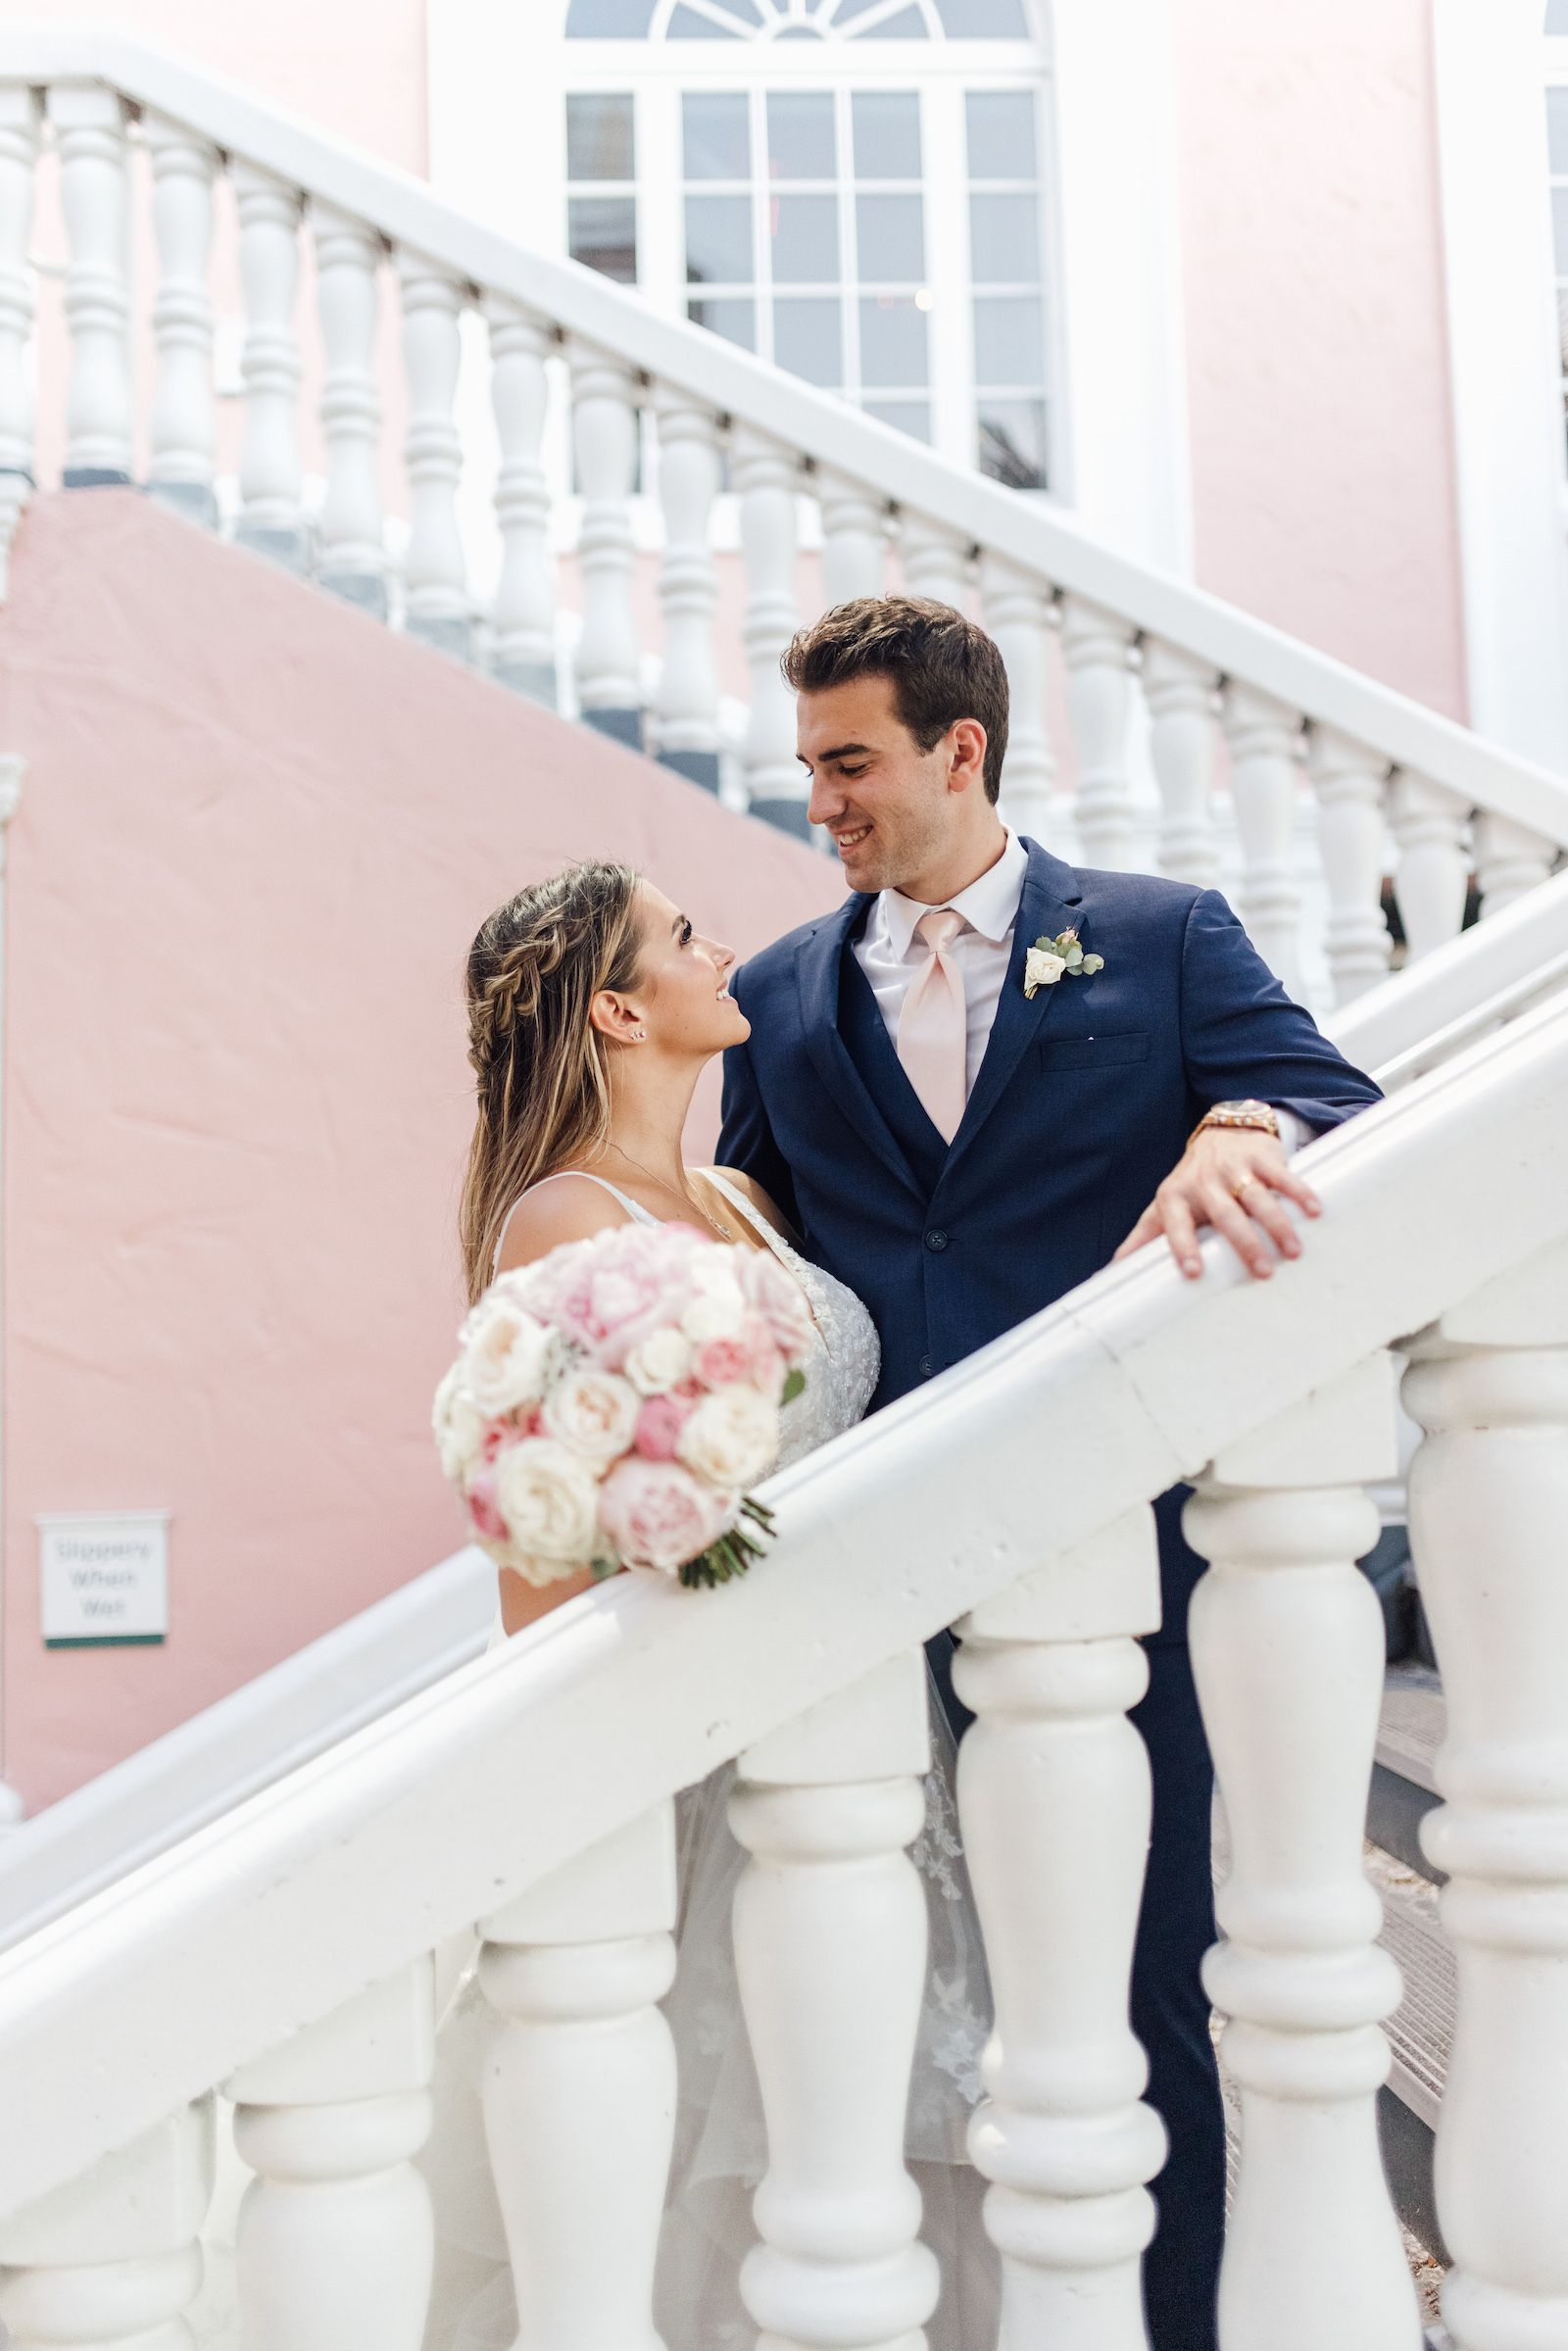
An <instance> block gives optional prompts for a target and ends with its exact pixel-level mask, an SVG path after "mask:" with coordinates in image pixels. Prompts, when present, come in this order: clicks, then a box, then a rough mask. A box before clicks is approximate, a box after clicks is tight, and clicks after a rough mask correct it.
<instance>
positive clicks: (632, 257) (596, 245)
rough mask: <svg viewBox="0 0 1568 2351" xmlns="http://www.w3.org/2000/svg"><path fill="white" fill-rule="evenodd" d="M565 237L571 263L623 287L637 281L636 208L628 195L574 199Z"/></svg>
mask: <svg viewBox="0 0 1568 2351" xmlns="http://www.w3.org/2000/svg"><path fill="white" fill-rule="evenodd" d="M566 236H567V245H568V250H569V252H570V254H571V258H572V260H573V261H574V262H586V263H587V265H588V267H589V269H597V270H599V271H600V273H601V274H602V275H603V276H605V277H613V278H616V279H618V281H619V282H620V284H622V285H625V286H630V285H635V284H636V282H637V207H636V204H635V203H634V202H633V200H632V198H631V197H630V196H573V197H572V198H571V199H570V200H569V202H568V203H567V206H566Z"/></svg>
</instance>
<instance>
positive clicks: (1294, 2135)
mask: <svg viewBox="0 0 1568 2351" xmlns="http://www.w3.org/2000/svg"><path fill="white" fill-rule="evenodd" d="M1395 1474H1396V1444H1395V1423H1394V1383H1393V1368H1392V1363H1391V1359H1390V1357H1389V1356H1388V1355H1386V1354H1378V1355H1375V1356H1373V1357H1371V1358H1370V1359H1369V1360H1368V1361H1367V1362H1366V1363H1364V1364H1362V1365H1360V1366H1358V1367H1357V1369H1356V1370H1354V1371H1352V1372H1350V1373H1348V1374H1347V1375H1346V1376H1345V1377H1344V1378H1342V1379H1340V1380H1338V1381H1336V1382H1335V1383H1333V1384H1332V1385H1331V1386H1329V1387H1327V1388H1324V1389H1322V1390H1319V1391H1318V1392H1317V1393H1316V1394H1314V1395H1310V1396H1307V1397H1305V1398H1304V1399H1303V1401H1302V1402H1300V1403H1299V1404H1296V1405H1294V1406H1292V1407H1291V1409H1290V1410H1289V1411H1287V1412H1284V1413H1282V1414H1280V1415H1279V1416H1278V1418H1276V1419H1275V1420H1272V1421H1270V1422H1269V1423H1268V1424H1267V1425H1266V1426H1265V1427H1263V1428H1262V1429H1259V1430H1258V1431H1256V1432H1255V1433H1254V1434H1253V1435H1252V1436H1250V1437H1247V1438H1244V1439H1243V1440H1242V1441H1241V1442H1240V1443H1239V1444H1237V1445H1232V1446H1231V1447H1229V1448H1228V1450H1226V1451H1225V1452H1223V1453H1221V1454H1220V1455H1219V1456H1218V1458H1217V1459H1216V1460H1215V1461H1213V1462H1212V1463H1211V1464H1210V1466H1209V1469H1208V1471H1207V1473H1206V1474H1205V1475H1204V1477H1203V1478H1202V1479H1201V1480H1200V1481H1199V1484H1198V1488H1197V1492H1196V1494H1195V1495H1194V1497H1193V1499H1192V1500H1191V1501H1189V1502H1188V1504H1187V1507H1186V1510H1185V1512H1184V1513H1183V1526H1184V1530H1185V1532H1186V1535H1187V1539H1188V1541H1189V1543H1192V1545H1193V1547H1194V1549H1195V1550H1197V1551H1199V1552H1200V1553H1201V1556H1202V1557H1204V1558H1205V1559H1207V1560H1208V1561H1209V1562H1210V1565H1209V1570H1208V1573H1207V1574H1206V1575H1205V1576H1204V1577H1202V1579H1201V1581H1200V1583H1199V1585H1198V1588H1197V1591H1196V1592H1195V1593H1194V1595H1193V1600H1192V1613H1191V1618H1190V1627H1191V1630H1190V1640H1191V1644H1192V1656H1193V1673H1194V1676H1195V1679H1196V1681H1197V1684H1198V1693H1199V1698H1200V1700H1201V1705H1202V1709H1203V1723H1204V1727H1205V1729H1206V1731H1207V1733H1208V1741H1209V1746H1210V1748H1211V1750H1212V1753H1213V1757H1214V1768H1215V1773H1216V1776H1217V1778H1218V1782H1219V1788H1220V1793H1221V1795H1222V1797H1223V1799H1224V1804H1225V1814H1226V1818H1227V1820H1228V1822H1229V1824H1230V1832H1231V1867H1230V1874H1229V1876H1228V1877H1227V1878H1226V1879H1225V1881H1224V1883H1223V1884H1222V1885H1221V1886H1220V1887H1219V1890H1218V1894H1217V1897H1216V1902H1215V1909H1216V1913H1217V1916H1218V1920H1219V1924H1220V1928H1221V1931H1222V1933H1223V1935H1224V1937H1225V1939H1224V1940H1223V1941H1221V1942H1219V1943H1216V1944H1215V1946H1214V1948H1213V1949H1212V1950H1211V1951H1210V1953H1209V1955H1208V1958H1207V1960H1206V1961H1205V1963H1204V1967H1203V1984H1204V1988H1205V1989H1206V1990H1207V1992H1208V1994H1209V1997H1210V1998H1211V1999H1212V2001H1213V2003H1214V2005H1215V2007H1216V2008H1217V2009H1218V2010H1219V2011H1220V2012H1221V2014H1222V2015H1223V2016H1225V2017H1227V2018H1228V2019H1229V2022H1228V2023H1227V2025H1226V2027H1225V2031H1224V2035H1223V2038H1222V2040H1221V2043H1220V2047H1221V2053H1222V2055H1223V2058H1224V2061H1225V2064H1226V2066H1227V2067H1228V2069H1229V2071H1230V2074H1231V2076H1232V2078H1233V2079H1234V2081H1235V2082H1237V2084H1238V2086H1239V2088H1240V2090H1241V2097H1242V2163H1241V2175H1240V2179H1239V2181H1238V2184H1237V2189H1236V2197H1235V2202H1234V2205H1233V2207H1232V2211H1231V2215H1230V2222H1229V2226H1228V2228H1227V2230H1226V2238H1225V2255H1224V2261H1223V2264H1222V2267H1221V2271H1220V2291H1219V2325H1220V2338H1221V2340H1222V2342H1223V2343H1224V2344H1225V2346H1226V2351H1322V2346H1323V2345H1324V2344H1325V2343H1333V2344H1335V2345H1337V2346H1339V2347H1340V2351H1401V2347H1402V2351H1420V2344H1421V2323H1420V2318H1419V2314H1418V2311H1417V2306H1416V2299H1415V2291H1414V2287H1413V2286H1412V2284H1411V2281H1410V2274H1409V2270H1408V2267H1407V2265H1406V2262H1405V2258H1404V2250H1403V2246H1402V2244H1401V2242H1400V2237H1399V2230H1398V2226H1397V2222H1396V2220H1395V2217H1394V2213H1393V2211H1392V2209H1391V2207H1390V2204H1389V2197H1388V2190H1387V2188H1386V2186H1385V2184H1384V2179H1383V2167H1382V2160H1381V2157H1380V2155H1379V2151H1378V2131H1377V2106H1376V2100H1377V2092H1378V2087H1379V2084H1380V2083H1381V2082H1383V2080H1384V2078H1385V2076H1386V2075H1387V2073H1388V2070H1389V2045H1388V2041H1387V2039H1386V2038H1385V2036H1384V2034H1383V2033H1382V2032H1381V2031H1380V2030H1379V2020H1380V2019H1382V2018H1383V2017H1386V2016H1389V2015H1390V2014H1392V2012H1393V2010H1394V2009H1395V2008H1396V2007H1397V2005H1398V2001H1399V1996H1400V1984H1399V1977H1398V1971H1397V1968H1396V1967H1395V1964H1394V1962H1393V1960H1392V1959H1390V1958H1389V1956H1388V1954H1387V1953H1386V1952H1385V1951H1383V1950H1381V1949H1379V1948H1378V1947H1377V1944H1376V1942H1375V1939H1374V1938H1375V1937H1376V1935H1378V1933H1379V1931H1380V1929H1381V1926H1382V1910H1381V1906H1380V1904H1379V1901H1378V1897H1377V1894H1376V1892H1375V1891H1374V1890H1373V1888H1372V1887H1371V1886H1369V1885H1368V1884H1367V1882H1366V1877H1365V1874H1364V1872H1363V1869H1362V1863H1361V1847H1362V1838H1363V1836H1364V1833H1365V1822H1366V1804H1367V1791H1368V1788H1369V1787H1370V1784H1371V1778H1372V1751H1373V1744H1374V1741H1375V1739H1376V1737H1377V1726H1378V1709H1379V1706H1380V1704H1381V1701H1382V1694H1383V1651H1384V1634H1383V1618H1382V1612H1381V1610H1380V1608H1379V1606H1378V1602H1377V1598H1376V1595H1375V1594H1374V1592H1373V1591H1372V1587H1371V1585H1370V1584H1369V1583H1368V1582H1367V1581H1366V1579H1365V1577H1364V1576H1362V1575H1361V1573H1360V1572H1359V1570H1358V1569H1357V1567H1356V1565H1355V1562H1356V1560H1357V1558H1359V1557H1360V1556H1361V1555H1362V1554H1364V1553H1365V1552H1367V1551H1369V1550H1370V1549H1371V1548H1372V1545H1373V1544H1374V1543H1376V1541H1377V1538H1378V1531H1379V1526H1378V1514H1377V1511H1376V1509H1375V1507H1374V1506H1373V1504H1372V1503H1371V1501H1370V1500H1369V1499H1368V1498H1367V1496H1366V1494H1364V1492H1363V1491H1362V1487H1363V1485H1364V1483H1365V1482H1366V1481H1368V1480H1370V1479H1379V1478H1389V1477H1392V1476H1394V1475H1395ZM1293 2243H1295V2244H1299V2245H1301V2246H1307V2245H1310V2246H1313V2247H1315V2248H1316V2249H1317V2250H1316V2252H1315V2254H1314V2256H1313V2258H1311V2259H1310V2260H1307V2261H1304V2262H1302V2263H1300V2264H1299V2265H1297V2264H1294V2263H1293V2264H1292V2265H1291V2284H1290V2290H1289V2291H1288V2292H1286V2291H1282V2277H1281V2261H1282V2248H1284V2247H1286V2246H1288V2245H1290V2244H1293Z"/></svg>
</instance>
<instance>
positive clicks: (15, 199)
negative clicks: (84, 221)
mask: <svg viewBox="0 0 1568 2351" xmlns="http://www.w3.org/2000/svg"><path fill="white" fill-rule="evenodd" d="M38 111H39V110H38V96H37V92H36V91H35V90H30V89H28V88H27V87H26V86H25V84H24V83H22V82H18V81H10V82H6V83H4V84H3V85H0V604H4V602H5V599H6V586H7V579H8V573H9V567H10V560H11V542H12V540H13V539H14V538H15V537H16V532H17V524H18V523H19V522H20V521H21V519H22V512H23V509H24V507H25V505H26V503H27V499H28V497H29V495H30V493H31V490H32V436H33V406H34V402H33V390H32V380H31V376H30V373H29V369H28V360H27V345H28V343H29V342H30V340H31V338H32V285H31V280H30V279H29V277H28V274H27V247H28V245H29V243H30V242H31V238H32V212H33V178H34V172H35V170H36V166H37V159H38Z"/></svg>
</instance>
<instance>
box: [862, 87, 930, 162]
mask: <svg viewBox="0 0 1568 2351" xmlns="http://www.w3.org/2000/svg"><path fill="white" fill-rule="evenodd" d="M850 105H851V107H852V109H853V119H854V123H855V176H856V178H857V179H918V178H919V176H920V101H919V98H918V97H917V96H916V94H915V92H914V91H913V90H857V91H856V93H855V95H854V97H853V98H852V99H851V101H850Z"/></svg>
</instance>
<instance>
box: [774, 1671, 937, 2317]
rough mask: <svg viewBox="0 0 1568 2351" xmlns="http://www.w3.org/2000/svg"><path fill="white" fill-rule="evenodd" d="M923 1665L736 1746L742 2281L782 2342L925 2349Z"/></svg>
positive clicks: (882, 1674) (932, 2286)
mask: <svg viewBox="0 0 1568 2351" xmlns="http://www.w3.org/2000/svg"><path fill="white" fill-rule="evenodd" d="M929 1760H930V1755H929V1733H928V1726H927V1718H926V1685H925V1659H924V1657H923V1655H922V1654H921V1652H920V1651H919V1650H918V1649H916V1650H915V1651H914V1652H913V1653H912V1655H907V1656H903V1657H898V1658H895V1659H893V1660H892V1661H891V1663H890V1664H888V1665H886V1666H883V1667H881V1668H879V1669H878V1670H877V1671H876V1672H875V1673H873V1674H870V1675H868V1676H867V1677H866V1679H865V1680H864V1681H863V1682H861V1683H858V1684H857V1685H856V1686H855V1687H854V1688H853V1689H851V1690H845V1691H842V1692H841V1693H840V1694H839V1695H838V1696H837V1697H834V1698H829V1699H827V1700H826V1701H824V1703H822V1704H821V1705H819V1706H814V1707H812V1708H811V1709H810V1711H809V1713H808V1714H806V1715H804V1716H803V1717H802V1718H801V1719H800V1720H799V1721H798V1722H795V1723H791V1724H789V1725H787V1726H786V1727H785V1728H784V1729H783V1730H781V1731H776V1732H774V1733H773V1735H772V1736H771V1737H770V1738H768V1739H763V1740H761V1741H760V1744H758V1745H757V1746H755V1747H752V1748H751V1749H749V1751H748V1752H747V1753H746V1754H744V1755H742V1757H741V1758H740V1762H739V1766H738V1770H739V1778H738V1780H737V1783H736V1788H735V1792H734V1794H733V1795H732V1796H731V1798H730V1806H729V1819H730V1827H731V1828H732V1829H733V1830H734V1832H735V1835H736V1837H738V1838H739V1839H740V1841H741V1843H742V1844H743V1845H745V1846H746V1848H747V1850H748V1851H749V1852H750V1854H751V1856H752V1858H751V1862H750V1864H749V1865H748V1867H747V1869H746V1871H745V1874H744V1875H743V1877H742V1879H741V1882H740V1884H739V1886H737V1887H736V1890H735V1964H736V1969H737V1972H738V1975H739V1978H740V1989H741V2005H742V2007H743V2009H744V2011H745V2015H746V2026H747V2032H748V2033H749V2035H750V2038H751V2044H752V2054H753V2056H754V2058H755V2059H756V2061H757V2077H758V2081H759V2082H760V2085H761V2091H762V2111H763V2114H764V2116H765V2118H766V2123H767V2157H768V2160H767V2173H766V2177H765V2178H764V2179H763V2180H762V2183H761V2185H760V2188H759V2189H758V2191H757V2196H756V2200H755V2203H754V2205H753V2213H754V2217H755V2219H756V2222H757V2227H758V2231H759V2233H760V2236H761V2239H762V2241H761V2243H760V2245H756V2246H754V2247H753V2249H752V2250H751V2252H750V2253H748V2254H747V2256H746V2259H745V2262H744V2263H743V2265H742V2268H741V2294H742V2298H743V2299H744V2301H745V2303H746V2307H747V2309H748V2310H749V2311H750V2313H751V2315H752V2317H753V2319H754V2320H755V2321H756V2322H757V2325H758V2326H759V2327H760V2328H761V2330H762V2333H761V2340H762V2342H763V2343H765V2344H768V2345H770V2346H774V2347H775V2351H784V2346H786V2345H794V2346H800V2347H801V2351H859V2347H860V2346H871V2345H886V2346H889V2347H890V2351H891V2346H894V2345H897V2346H899V2351H920V2347H921V2346H923V2343H924V2339H925V2338H924V2335H923V2333H922V2332H921V2331H920V2330H921V2329H922V2328H923V2327H924V2325H925V2322H926V2320H927V2319H928V2318H929V2317H930V2315H931V2313H932V2311H933V2310H934V2309H935V2307H936V2303H937V2296H938V2292H939V2288H940V2282H941V2281H940V2278H939V2277H938V2273H937V2264H936V2259H935V2256H934V2255H933V2254H932V2253H931V2252H930V2250H929V2249H928V2248H927V2247H926V2246H924V2245H922V2244H921V2243H920V2242H919V2241H918V2234H917V2232H918V2229H919V2226H920V2191H919V2189H918V2188H917V2187H916V2185H915V2183H914V2181H913V2180H911V2179H910V2177H909V2174H908V2172H907V2169H906V2166H905V2161H904V2126H905V2116H906V2113H907V2107H908V2096H909V2075H910V2070H911V2067H912V2064H913V2059H914V2046H915V2035H916V2033H917V2031H918V2027H919V2018H920V1993H921V1988H922V1984H923V1983H924V1977H925V1943H926V1920H925V1897H924V1895H923V1893H922V1892H921V1889H920V1882H919V1879H918V1877H917V1876H916V1874H915V1870H914V1866H913V1864H912V1863H911V1862H910V1860H909V1858H908V1855H907V1851H906V1849H905V1848H906V1847H907V1845H909V1844H911V1843H912V1842H913V1840H914V1838H915V1837H917V1836H918V1835H919V1833H920V1829H921V1827H922V1824H923V1822H924V1818H925V1802H924V1793H923V1790H922V1788H921V1786H920V1778H919V1775H920V1774H921V1773H923V1772H924V1771H925V1770H926V1769H927V1767H928V1764H929Z"/></svg>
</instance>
